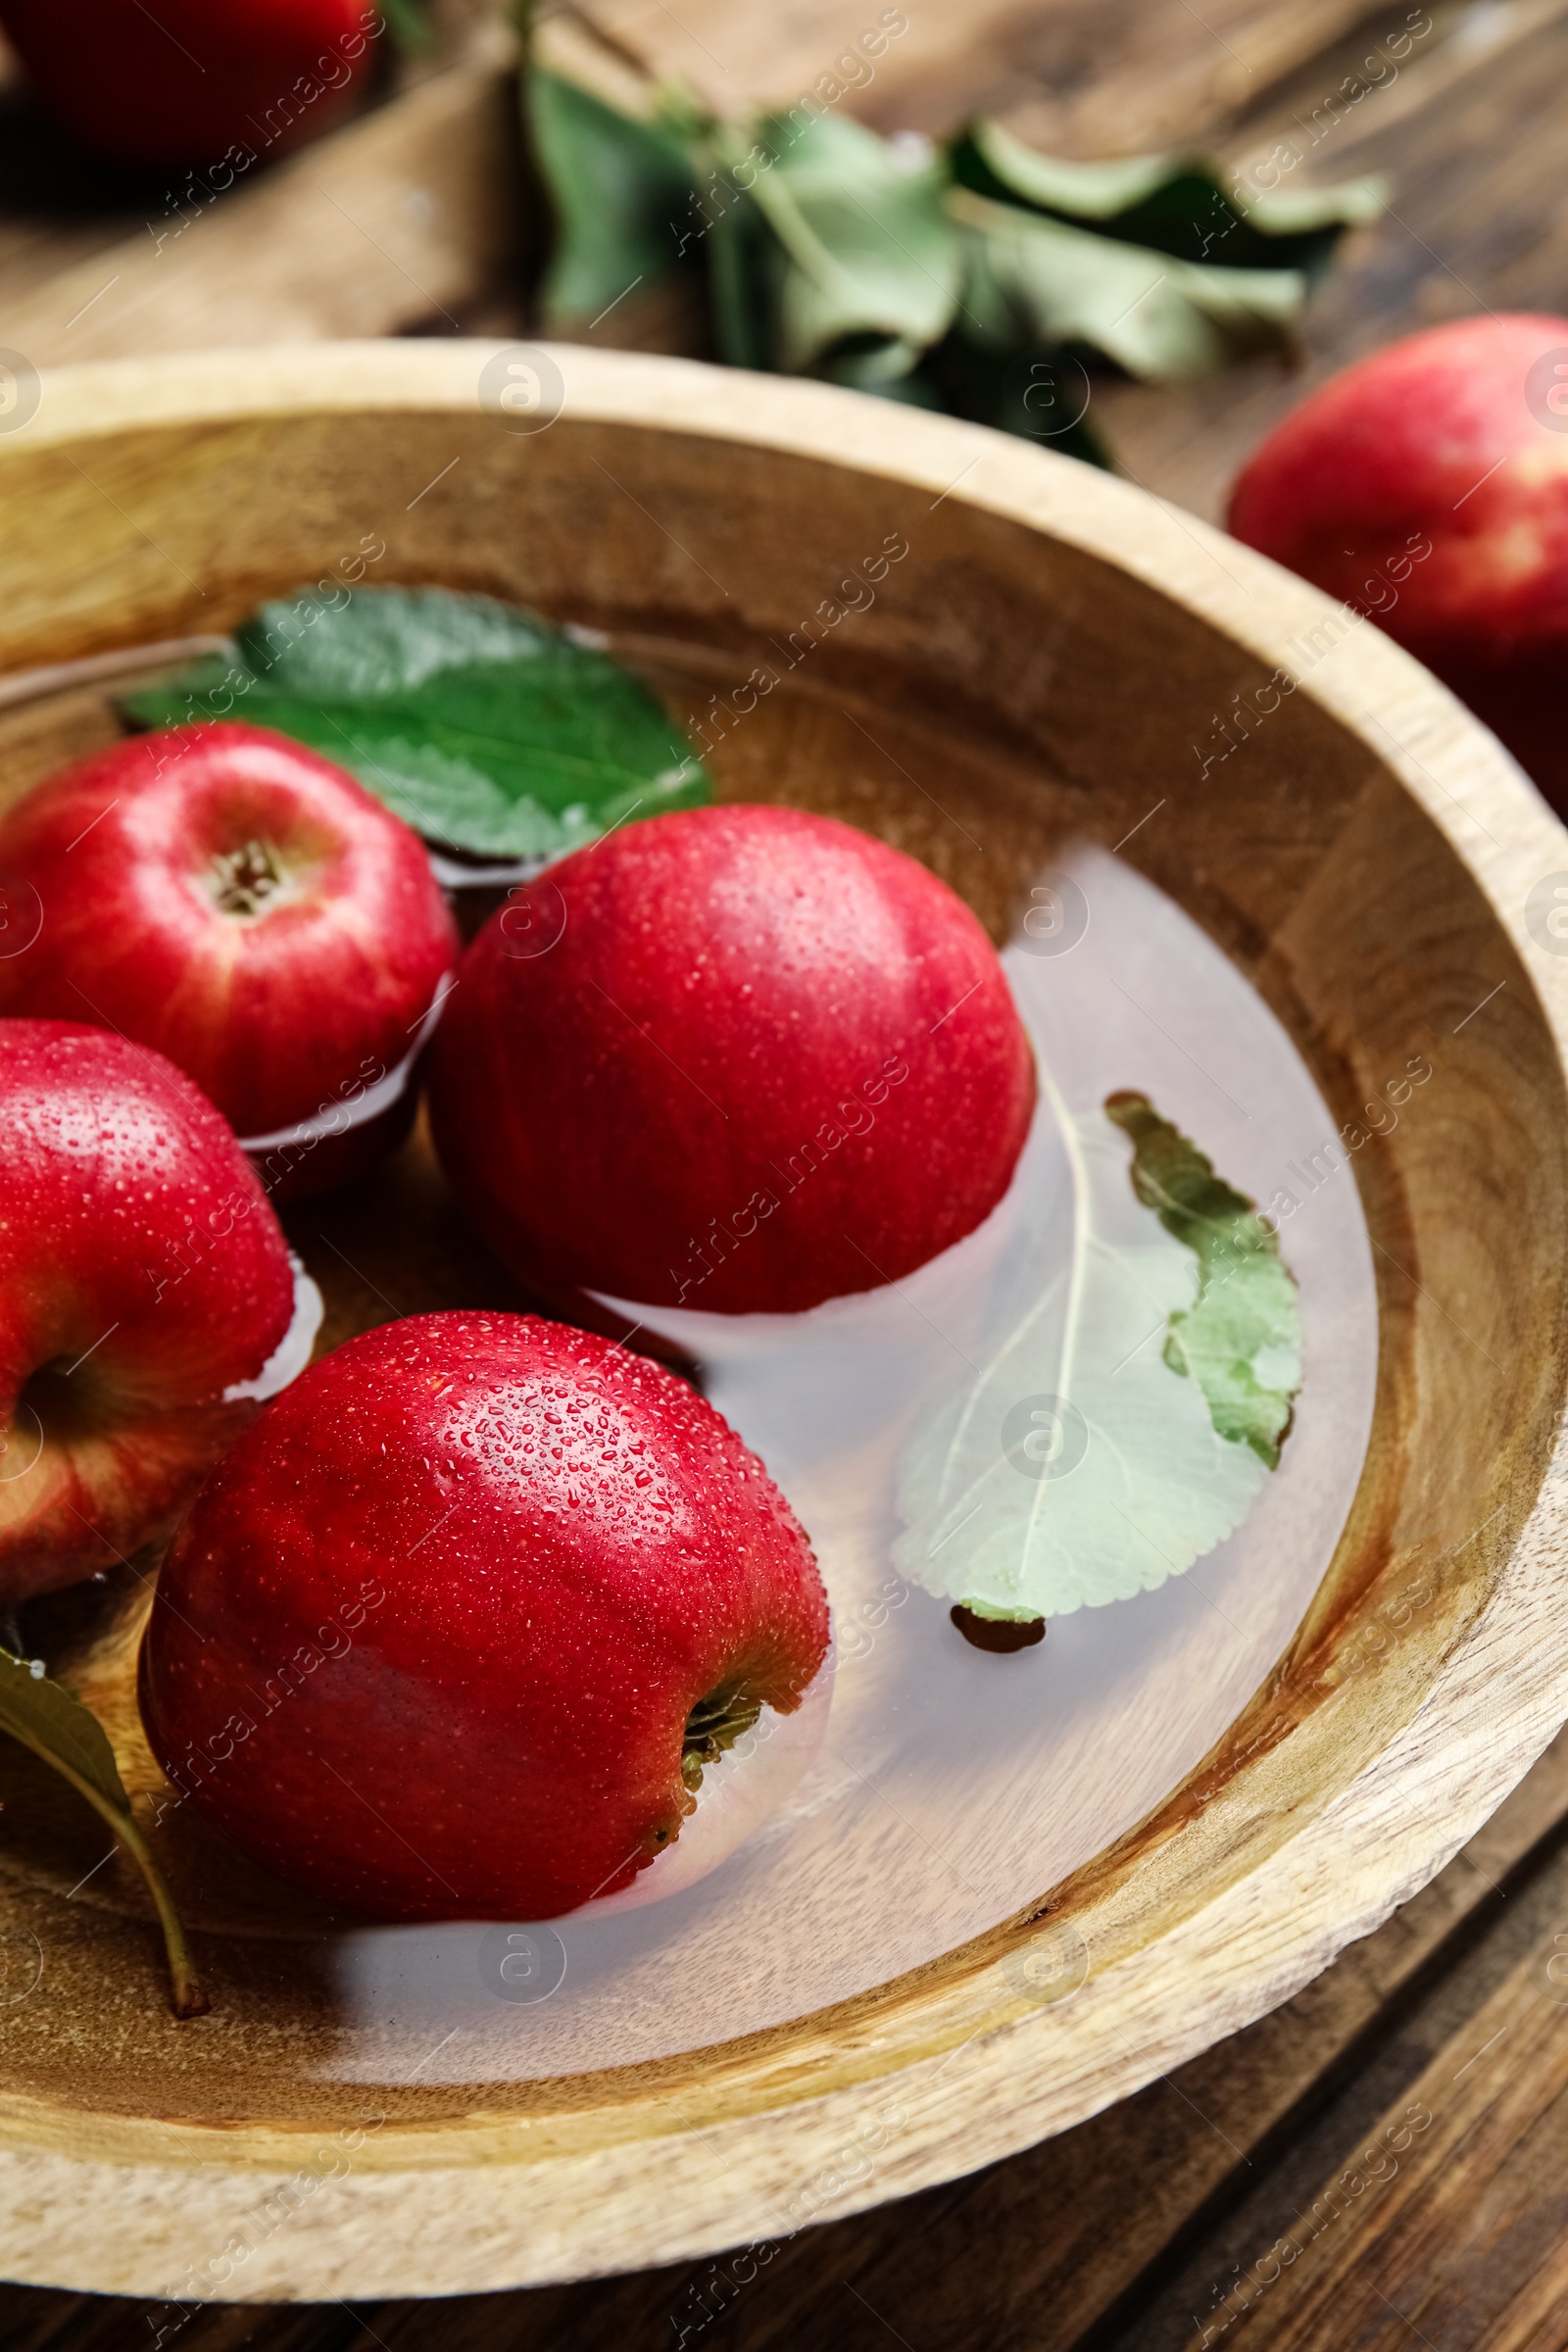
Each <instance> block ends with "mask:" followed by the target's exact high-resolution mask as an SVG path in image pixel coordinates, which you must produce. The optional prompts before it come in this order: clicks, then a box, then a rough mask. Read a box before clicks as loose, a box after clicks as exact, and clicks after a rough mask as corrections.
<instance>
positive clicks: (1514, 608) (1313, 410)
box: [1230, 314, 1568, 811]
mask: <svg viewBox="0 0 1568 2352" xmlns="http://www.w3.org/2000/svg"><path fill="white" fill-rule="evenodd" d="M1230 527H1231V529H1232V531H1233V532H1234V533H1235V534H1236V536H1237V538H1238V539H1245V540H1246V541H1247V542H1248V544H1249V545H1250V546H1251V547H1256V548H1260V549H1261V550H1262V552H1263V554H1264V555H1266V556H1272V557H1273V558H1274V560H1275V562H1276V563H1279V564H1287V565H1288V566H1289V567H1290V569H1291V570H1292V571H1298V572H1299V573H1300V574H1301V576H1302V577H1303V579H1308V580H1311V581H1313V582H1314V583H1315V584H1316V585H1317V586H1318V587H1319V588H1324V589H1327V590H1328V592H1329V594H1330V595H1331V596H1337V597H1341V598H1343V599H1344V601H1345V602H1346V603H1347V604H1348V605H1350V606H1353V607H1354V608H1355V609H1356V610H1357V611H1359V612H1361V613H1367V614H1369V615H1370V616H1371V617H1372V618H1374V619H1375V620H1376V621H1377V622H1378V624H1379V625H1380V627H1382V628H1385V629H1387V631H1388V632H1389V635H1390V636H1391V637H1394V638H1397V640H1398V642H1399V644H1400V645H1402V646H1405V647H1407V648H1408V650H1409V651H1410V652H1411V653H1412V654H1415V655H1416V656H1417V657H1418V658H1419V659H1420V660H1421V661H1423V662H1426V664H1427V666H1428V667H1429V668H1430V669H1434V670H1436V672H1437V674H1438V676H1439V677H1440V678H1442V679H1443V680H1444V681H1445V683H1446V684H1447V685H1448V686H1451V687H1452V689H1453V691H1454V693H1455V694H1457V695H1458V696H1459V697H1460V698H1461V700H1462V701H1464V702H1466V703H1468V704H1469V706H1470V708H1471V709H1472V710H1473V711H1475V712H1476V713H1477V715H1478V716H1479V717H1481V718H1483V719H1485V720H1486V722H1487V724H1488V726H1490V727H1492V728H1493V729H1494V730H1495V733H1496V734H1498V735H1499V736H1500V737H1501V738H1502V740H1503V742H1504V743H1505V744H1507V746H1508V747H1509V749H1510V750H1511V751H1512V752H1513V753H1514V754H1515V755H1516V757H1517V758H1518V759H1519V760H1520V761H1521V763H1522V764H1523V765H1524V766H1525V767H1526V768H1528V769H1529V771H1530V773H1531V775H1533V776H1534V778H1535V780H1536V782H1537V783H1538V784H1539V785H1540V786H1541V788H1542V790H1543V792H1544V793H1545V795H1546V797H1547V799H1548V800H1550V801H1551V802H1552V804H1553V806H1554V807H1555V808H1557V809H1559V810H1565V811H1568V727H1565V724H1564V719H1563V707H1562V704H1563V697H1562V679H1563V672H1564V665H1565V663H1568V319H1551V318H1537V317H1533V316H1529V315H1518V314H1512V315H1508V316H1504V317H1500V318H1499V317H1496V316H1490V315H1489V316H1488V317H1487V318H1485V319H1457V320H1455V321H1453V322H1452V323H1450V324H1448V325H1446V326H1435V327H1432V328H1430V329H1429V330H1428V331H1427V332H1426V333H1424V334H1419V335H1410V336H1407V337H1406V338H1405V339H1404V340H1403V341H1402V342H1399V343H1393V344H1391V345H1389V347H1388V348H1387V349H1386V350H1384V351H1377V352H1373V353H1372V355H1371V357H1370V358H1368V359H1364V360H1359V361H1357V363H1356V365H1355V366H1354V367H1353V368H1346V369H1345V370H1344V372H1343V373H1342V374H1339V375H1336V376H1333V377H1331V379H1330V380H1329V382H1328V383H1326V384H1324V385H1322V386H1321V388H1320V389H1319V390H1318V391H1316V392H1314V393H1312V394H1311V395H1310V397H1309V398H1308V399H1306V400H1304V401H1302V403H1301V405H1300V407H1299V408H1298V409H1295V410H1293V412H1292V413H1291V415H1290V416H1289V417H1286V419H1285V421H1284V423H1283V424H1281V425H1279V426H1277V427H1276V429H1275V430H1274V431H1273V432H1272V433H1270V435H1269V436H1268V438H1267V440H1265V441H1264V442H1263V443H1262V445H1261V446H1260V447H1259V448H1258V449H1257V450H1255V451H1254V452H1253V454H1252V456H1251V457H1250V459H1249V461H1248V463H1247V465H1246V466H1244V467H1243V469H1242V472H1241V474H1240V475H1239V477H1238V479H1237V482H1236V486H1235V489H1234V490H1233V491H1232V493H1231V507H1230Z"/></svg>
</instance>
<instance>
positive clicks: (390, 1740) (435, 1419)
mask: <svg viewBox="0 0 1568 2352" xmlns="http://www.w3.org/2000/svg"><path fill="white" fill-rule="evenodd" d="M827 1640H828V1613H827V1601H826V1597H825V1595H824V1594H823V1592H822V1587H821V1582H820V1580H819V1578H818V1576H817V1572H816V1565H815V1562H814V1561H813V1559H812V1557H811V1551H810V1546H809V1544H808V1542H807V1540H806V1537H805V1536H804V1535H803V1534H802V1532H801V1529H800V1527H799V1526H798V1525H797V1523H796V1521H795V1519H794V1517H793V1515H792V1513H791V1511H790V1509H789V1506H788V1504H787V1503H786V1502H785V1501H784V1498H783V1496H782V1495H780V1494H779V1493H778V1490H777V1489H776V1488H775V1487H774V1486H773V1484H772V1482H771V1481H770V1480H769V1478H768V1476H767V1474H766V1472H765V1471H764V1470H763V1468H762V1465H761V1463H760V1461H759V1460H758V1459H757V1457H756V1455H755V1454H752V1453H750V1452H748V1450H747V1448H746V1447H745V1446H743V1445H742V1444H741V1441H740V1439H739V1438H738V1437H736V1435H735V1433H734V1431H733V1430H732V1429H730V1428H729V1427H728V1425H727V1424H726V1423H725V1422H723V1421H722V1420H720V1418H719V1416H718V1415H717V1413H715V1412H714V1411H713V1409H712V1407H711V1405H709V1404H707V1403H705V1402H704V1400H703V1398H702V1397H699V1396H698V1395H697V1394H696V1392H695V1391H694V1390H692V1389H690V1388H688V1387H687V1386H686V1385H685V1384H684V1383H683V1382H682V1381H679V1380H677V1379H676V1378H675V1377H674V1376H673V1375H672V1374H670V1373H667V1372H665V1371H663V1370H662V1369H661V1368H660V1367H658V1366H657V1365H654V1364H651V1363H649V1362H648V1361H647V1360H646V1359H645V1358H643V1357H640V1356H636V1355H631V1354H628V1353H627V1352H626V1350H625V1349H624V1348H613V1347H611V1346H610V1345H609V1344H608V1343H607V1342H606V1341H604V1340H602V1339H596V1338H594V1337H593V1336H592V1335H590V1334H588V1333H586V1332H580V1331H568V1330H566V1329H564V1327H563V1326H561V1325H559V1324H552V1323H545V1322H542V1321H539V1320H538V1319H537V1318H535V1317H533V1316H522V1315H474V1314H461V1313H450V1314H435V1315H413V1316H409V1317H407V1318H405V1319H404V1320H403V1321H401V1322H396V1323H389V1324H385V1325H383V1326H382V1327H381V1329H379V1330H378V1331H372V1332H368V1333H367V1334H365V1335H364V1336H363V1337H362V1338H360V1339H357V1340H351V1341H349V1342H348V1344H347V1345H346V1346H345V1347H342V1348H337V1349H335V1350H334V1352H333V1353H332V1354H330V1355H328V1356H325V1357H323V1359H322V1360H321V1362H320V1363H319V1364H317V1365H316V1366H315V1367H314V1368H313V1369H312V1370H311V1371H310V1372H308V1373H307V1374H306V1375H305V1376H304V1378H303V1379H301V1380H300V1381H298V1382H296V1383H295V1385H294V1387H293V1388H292V1389H291V1390H289V1391H288V1393H287V1394H286V1395H285V1396H283V1397H279V1398H278V1400H277V1402H276V1403H275V1404H274V1405H273V1406H272V1407H271V1408H270V1410H268V1411H267V1412H266V1413H264V1414H263V1415H262V1417H261V1419H260V1420H259V1421H258V1423H257V1424H256V1426H255V1427H254V1428H253V1429H251V1430H249V1431H247V1432H246V1434H245V1436H244V1437H243V1438H242V1439H241V1440H240V1442H239V1444H238V1445H237V1446H235V1447H234V1449H233V1451H232V1452H231V1453H230V1454H229V1455H228V1457H227V1459H226V1460H225V1461H224V1462H223V1463H222V1465H221V1468H220V1470H219V1471H218V1473H217V1474H216V1476H215V1477H214V1478H213V1479H212V1480H211V1481H210V1482H209V1483H208V1485H207V1487H206V1488H205V1489H204V1490H203V1492H202V1495H201V1496H200V1498H199V1500H198V1501H197V1503H196V1506H195V1508H194V1509H193V1510H192V1512H191V1513H190V1515H189V1517H188V1518H187V1519H186V1521H185V1523H184V1525H183V1526H182V1528H181V1530H180V1532H179V1535H178V1536H177V1538H176V1539H175V1542H174V1544H173V1547H172V1550H171V1552H170V1554H169V1558H168V1560H167V1561H166V1563H165V1566H164V1570H163V1574H162V1577H161V1580H160V1587H159V1595H158V1601H157V1605H156V1607H155V1609H154V1612H153V1616H152V1620H151V1622H150V1624H149V1626H148V1630H147V1635H146V1639H145V1642H144V1644H143V1649H142V1664H141V1693H142V1715H143V1720H144V1722H145V1724H146V1727H147V1732H148V1737H149V1738H150V1740H152V1743H153V1746H154V1748H155V1750H156V1751H157V1754H158V1756H159V1758H160V1760H161V1762H162V1763H163V1765H164V1768H165V1770H166V1772H167V1773H168V1774H169V1776H170V1778H171V1780H172V1782H173V1783H174V1784H175V1786H176V1787H177V1788H178V1789H180V1790H181V1791H183V1792H184V1793H186V1794H189V1795H191V1796H193V1797H194V1798H195V1800H196V1801H197V1802H198V1803H199V1804H200V1805H201V1806H202V1807H203V1808H204V1809H205V1810H206V1811H207V1812H208V1813H209V1814H210V1815H211V1816H212V1817H213V1818H214V1819H215V1820H216V1821H217V1822H218V1823H219V1824H220V1826H221V1828H222V1829H224V1830H225V1831H226V1832H227V1833H228V1835H229V1836H230V1837H231V1838H233V1839H234V1840H235V1842H236V1843H237V1844H238V1845H240V1846H242V1847H243V1848H244V1849H245V1850H246V1851H247V1852H249V1853H250V1854H252V1855H254V1856H256V1857H257V1858H258V1859H259V1860H261V1861H262V1862H264V1863H265V1864H266V1865H267V1866H268V1867H269V1868H270V1869H272V1870H275V1871H277V1872H278V1873H279V1875H280V1876H282V1877H284V1878H287V1879H291V1880H293V1881H295V1882H297V1883H298V1884H301V1885H303V1886H306V1887H313V1888H315V1889H316V1890H317V1891H319V1892H320V1893H322V1894H324V1895H326V1896H327V1897H328V1898H329V1899H331V1900H334V1901H338V1902H349V1903H354V1904H357V1905H359V1906H361V1907H362V1908H364V1909H366V1910H368V1911H370V1912H373V1913H375V1914H378V1915H379V1916H382V1917H385V1918H393V1919H441V1918H448V1919H452V1918H459V1919H461V1918H465V1917H466V1918H476V1917H477V1918H502V1919H524V1920H526V1919H548V1918H553V1917H556V1916H558V1915H559V1914H561V1913H562V1912H565V1911H569V1910H572V1909H574V1908H575V1907H576V1906H577V1905H578V1904H580V1903H584V1902H587V1901H588V1900H589V1899H590V1898H591V1897H593V1896H594V1895H597V1894H604V1895H609V1894H612V1893H613V1891H614V1890H615V1889H616V1888H619V1887H626V1886H627V1885H628V1884H629V1883H630V1882H631V1881H633V1880H634V1879H635V1877H636V1876H637V1874H638V1873H639V1872H640V1871H642V1870H643V1868H644V1866H645V1865H647V1864H649V1863H651V1862H654V1861H656V1860H657V1859H658V1857H659V1856H660V1855H661V1854H662V1853H664V1852H665V1851H666V1850H667V1849H669V1848H670V1846H671V1841H672V1840H674V1839H675V1838H676V1837H677V1835H678V1834H681V1833H682V1825H683V1823H685V1822H687V1821H688V1818H689V1817H690V1816H692V1815H693V1813H694V1809H695V1814H696V1820H695V1821H694V1822H693V1823H692V1827H693V1828H694V1829H696V1828H699V1827H700V1826H701V1823H702V1818H703V1808H702V1780H703V1772H704V1768H705V1766H706V1765H708V1764H709V1763H711V1762H713V1761H715V1760H717V1759H718V1758H719V1756H720V1755H721V1754H722V1753H723V1752H724V1750H725V1749H726V1748H728V1747H730V1746H731V1745H732V1743H733V1742H734V1741H735V1740H737V1739H738V1738H739V1737H740V1736H741V1735H742V1734H744V1733H745V1732H746V1731H748V1730H749V1728H750V1727H751V1726H752V1725H754V1724H755V1723H756V1722H757V1719H758V1717H759V1715H760V1710H761V1709H762V1708H763V1707H764V1706H766V1707H769V1708H773V1709H776V1710H777V1711H779V1712H780V1713H781V1714H793V1713H794V1712H795V1711H796V1710H797V1709H798V1708H799V1706H800V1704H801V1701H802V1697H803V1694H804V1693H805V1692H806V1691H807V1689H808V1686H809V1685H810V1684H811V1682H812V1680H813V1678H814V1677H815V1676H816V1674H817V1672H818V1669H819V1668H820V1666H821V1664H822V1661H823V1657H824V1655H825V1652H826V1648H827ZM708 1858H709V1859H710V1860H716V1859H717V1858H718V1856H717V1855H716V1854H711V1855H710V1856H709V1857H708ZM670 1859H671V1860H673V1859H674V1855H673V1853H671V1854H670Z"/></svg>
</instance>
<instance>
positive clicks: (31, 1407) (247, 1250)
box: [0, 1021, 321, 1607]
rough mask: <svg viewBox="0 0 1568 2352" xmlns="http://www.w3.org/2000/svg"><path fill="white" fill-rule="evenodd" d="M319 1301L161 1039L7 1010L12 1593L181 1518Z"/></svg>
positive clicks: (0, 1403) (0, 1259)
mask: <svg viewBox="0 0 1568 2352" xmlns="http://www.w3.org/2000/svg"><path fill="white" fill-rule="evenodd" d="M320 1304H321V1302H320V1299H319V1296H318V1294H317V1291H316V1288H315V1285H314V1284H312V1283H310V1282H309V1281H308V1280H306V1279H305V1278H304V1277H303V1276H301V1277H299V1278H298V1280H296V1269H295V1268H294V1266H293V1263H292V1261H291V1260H290V1257H289V1253H288V1249H287V1245H286V1244H285V1242H284V1240H283V1236H282V1234H281V1232H280V1231H279V1230H278V1225H277V1220H276V1218H275V1217H274V1216H273V1214H272V1211H271V1209H270V1207H269V1206H268V1203H267V1201H266V1198H265V1196H264V1195H263V1193H262V1190H261V1187H260V1186H259V1184H258V1183H257V1180H256V1176H255V1174H254V1172H253V1170H252V1169H251V1167H250V1165H249V1163H248V1161H247V1160H246V1159H245V1157H244V1155H243V1153H242V1152H240V1150H239V1148H238V1146H237V1145H236V1144H235V1141H234V1138H233V1136H232V1135H231V1134H230V1133H229V1130H228V1128H227V1127H226V1126H225V1125H224V1124H223V1121H222V1120H221V1118H220V1117H219V1115H218V1113H217V1111H216V1110H214V1108H213V1106H212V1104H211V1103H209V1102H207V1101H206V1099H205V1098H204V1097H203V1096H202V1095H200V1094H198V1093H197V1091H196V1089H195V1087H194V1086H192V1085H191V1084H190V1081H189V1080H188V1079H186V1078H183V1077H181V1075H180V1073H179V1072H178V1071H177V1070H176V1069H174V1068H173V1067H172V1064H171V1063H169V1062H168V1061H166V1060H165V1059H164V1058H163V1056H162V1055H161V1054H150V1053H148V1052H146V1051H145V1050H144V1049H143V1048H141V1047H139V1046H133V1045H129V1044H127V1043H126V1041H125V1040H124V1039H123V1038H119V1037H116V1036H114V1035H113V1034H112V1033H111V1032H110V1031H108V1030H106V1029H91V1028H86V1027H82V1026H79V1025H75V1024H67V1023H65V1022H60V1021H0V1605H5V1606H8V1607H9V1606H11V1605H13V1604H15V1603H16V1602H17V1601H19V1600H23V1599H25V1598H27V1597H28V1596H29V1595H31V1594H32V1593H45V1592H49V1591H52V1590H53V1589H54V1588H55V1587H57V1586H61V1585H69V1584H74V1583H75V1582H76V1581H77V1580H78V1579H79V1578H82V1577H85V1576H91V1575H93V1574H94V1573H95V1572H96V1571H98V1570H99V1569H104V1568H109V1567H112V1566H113V1565H114V1563H115V1560H116V1559H117V1558H118V1557H120V1556H122V1555H127V1554H129V1553H131V1552H133V1551H134V1550H135V1549H136V1548H137V1546H138V1545H140V1544H146V1543H148V1542H150V1541H151V1540H152V1539H153V1538H155V1537H157V1536H160V1535H162V1534H163V1533H164V1532H165V1531H166V1530H167V1529H168V1527H169V1526H170V1524H171V1523H172V1520H173V1518H174V1517H175V1515H176V1514H177V1513H178V1512H179V1511H180V1510H181V1509H182V1508H183V1506H184V1504H185V1503H186V1502H187V1501H188V1500H189V1499H190V1496H191V1495H192V1494H194V1492H195V1490H196V1488H197V1487H198V1486H199V1485H200V1484H201V1481H202V1479H203V1478H204V1477H205V1476H206V1474H207V1472H208V1471H209V1470H210V1469H211V1468H212V1466H213V1463H214V1462H215V1461H216V1460H217V1459H218V1457H219V1455H220V1454H221V1452H222V1450H223V1448H224V1447H225V1446H227V1445H229V1444H230V1443H231V1442H232V1440H233V1439H234V1438H235V1437H237V1436H238V1434H239V1432H240V1430H241V1429H242V1428H243V1427H244V1425H245V1423H246V1422H247V1421H249V1420H250V1419H251V1418H252V1416H253V1415H254V1414H255V1412H256V1409H257V1403H258V1400H259V1399H260V1398H262V1397H266V1396H269V1395H270V1394H271V1393H272V1392H273V1391H274V1390H275V1389H276V1388H278V1387H280V1386H282V1385H283V1383H284V1382H285V1381H287V1380H288V1379H289V1378H291V1377H292V1375H293V1374H294V1373H295V1372H297V1371H298V1370H299V1369H300V1367H301V1365H302V1364H303V1363H304V1362H305V1361H306V1360H307V1359H308V1357H309V1355H310V1351H311V1342H312V1339H313V1338H314V1336H315V1332H316V1326H317V1324H318V1322H319V1318H320Z"/></svg>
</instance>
